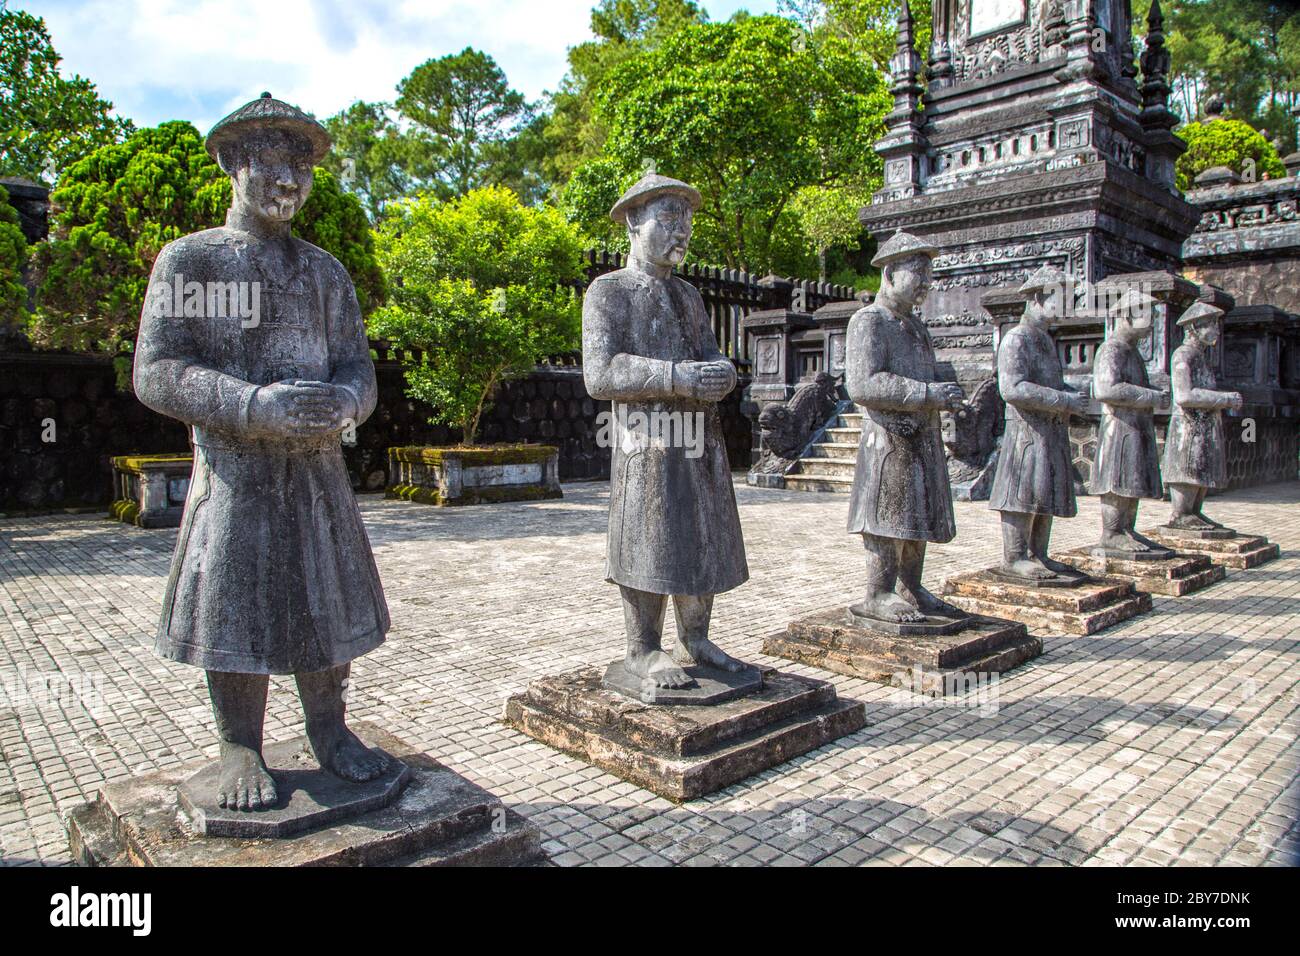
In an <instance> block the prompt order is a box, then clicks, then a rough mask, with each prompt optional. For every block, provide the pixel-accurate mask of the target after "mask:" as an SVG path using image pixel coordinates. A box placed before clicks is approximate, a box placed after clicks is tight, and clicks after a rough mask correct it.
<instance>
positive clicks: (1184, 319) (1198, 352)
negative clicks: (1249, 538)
mask: <svg viewBox="0 0 1300 956" xmlns="http://www.w3.org/2000/svg"><path fill="white" fill-rule="evenodd" d="M1222 319H1223V310H1222V309H1220V308H1218V307H1217V306H1213V305H1210V304H1208V303H1205V302H1197V303H1195V304H1193V305H1192V306H1191V307H1190V308H1189V309H1188V310H1187V311H1186V312H1184V313H1183V314H1182V316H1181V317H1180V318H1179V319H1178V324H1179V325H1180V326H1182V328H1183V331H1184V335H1185V338H1184V339H1183V344H1182V345H1180V346H1178V348H1176V349H1175V350H1174V354H1173V356H1172V358H1171V360H1170V370H1169V377H1170V384H1171V386H1172V389H1173V400H1174V409H1173V413H1172V414H1171V415H1170V418H1169V431H1168V434H1167V435H1166V436H1165V457H1164V462H1163V469H1162V471H1163V474H1164V481H1165V486H1166V487H1167V488H1168V489H1169V497H1170V500H1171V501H1172V503H1173V513H1172V515H1171V516H1170V519H1169V523H1168V524H1167V525H1166V526H1165V527H1164V528H1162V529H1160V530H1162V531H1166V532H1178V531H1183V532H1193V533H1202V532H1217V531H1227V530H1228V529H1225V528H1224V527H1223V525H1221V524H1219V523H1217V522H1215V521H1211V520H1210V519H1209V518H1207V517H1205V515H1204V514H1203V513H1202V511H1201V508H1202V507H1203V506H1204V504H1205V495H1206V492H1208V491H1209V490H1210V489H1211V488H1223V487H1226V485H1227V484H1228V463H1227V448H1226V446H1225V443H1224V437H1223V412H1224V411H1225V410H1227V409H1232V410H1234V411H1236V410H1240V409H1241V407H1242V397H1241V394H1240V393H1239V392H1221V391H1218V390H1217V389H1218V381H1217V379H1216V378H1215V374H1214V369H1213V368H1211V367H1210V349H1212V348H1213V347H1214V346H1215V344H1216V343H1217V342H1218V341H1219V332H1220V323H1221V321H1222Z"/></svg>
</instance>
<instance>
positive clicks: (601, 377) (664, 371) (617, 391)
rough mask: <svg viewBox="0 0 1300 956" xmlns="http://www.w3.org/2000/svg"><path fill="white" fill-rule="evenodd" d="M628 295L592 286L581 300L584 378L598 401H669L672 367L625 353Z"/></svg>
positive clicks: (610, 287) (609, 285) (606, 284)
mask: <svg viewBox="0 0 1300 956" xmlns="http://www.w3.org/2000/svg"><path fill="white" fill-rule="evenodd" d="M628 312H629V304H628V301H627V297H626V295H623V294H620V292H619V290H618V289H617V286H616V285H615V283H612V282H593V283H592V284H591V286H590V287H589V288H588V289H587V294H586V295H585V296H584V297H583V300H582V378H583V381H584V382H585V383H586V385H587V392H588V393H589V394H590V395H591V397H592V398H594V399H597V400H598V401H611V402H629V401H646V400H651V399H657V398H670V397H672V394H673V363H672V362H667V361H664V360H662V359H654V358H648V357H646V356H644V355H633V354H631V353H630V352H626V351H624V342H623V335H622V331H621V330H622V326H623V324H624V323H625V322H627V321H628V319H629V315H628Z"/></svg>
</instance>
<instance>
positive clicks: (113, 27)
mask: <svg viewBox="0 0 1300 956" xmlns="http://www.w3.org/2000/svg"><path fill="white" fill-rule="evenodd" d="M593 4H594V0H533V2H528V0H478V2H469V0H390V2H383V0H269V2H268V0H262V2H256V0H10V3H9V6H10V8H11V9H21V10H26V11H27V12H29V13H32V14H35V15H37V16H41V17H43V18H44V19H45V23H46V26H47V28H48V29H49V31H50V35H51V37H52V38H53V41H54V48H55V49H56V50H58V52H59V54H60V55H61V56H62V57H63V64H62V67H61V68H62V70H63V71H64V73H65V74H68V73H79V74H81V75H82V76H84V77H86V78H87V79H89V80H91V81H92V82H94V83H95V84H96V86H97V87H98V88H99V91H100V95H101V96H103V97H104V98H106V99H108V100H110V101H112V103H113V105H114V107H115V108H116V109H117V111H118V113H119V114H120V115H122V116H126V117H129V118H130V119H132V120H133V121H134V122H135V123H136V125H137V126H152V125H154V124H157V123H160V122H162V121H164V120H169V119H186V120H189V121H190V122H192V123H194V125H195V126H197V127H198V128H199V130H200V131H202V132H207V130H208V128H209V127H210V126H211V125H212V124H213V123H214V122H215V121H216V120H218V119H220V118H221V117H222V116H224V115H225V114H226V113H228V112H229V111H230V110H232V109H234V108H235V107H237V106H239V105H240V104H242V103H244V102H246V101H248V100H250V99H252V98H253V97H255V96H257V95H258V94H259V93H261V92H262V90H270V91H271V92H272V93H274V94H275V95H276V96H278V97H280V98H281V99H285V100H288V101H289V102H291V103H294V104H296V105H298V106H300V107H302V108H303V109H306V110H310V111H311V112H313V113H315V114H316V115H317V116H320V117H325V116H328V115H330V114H331V113H336V112H338V111H339V110H341V109H343V108H344V107H346V106H348V105H349V104H350V103H352V102H353V101H354V100H358V99H364V100H392V99H393V98H394V97H395V93H394V91H393V88H394V87H395V86H396V85H397V83H398V82H399V81H400V80H401V79H402V78H403V77H404V76H406V75H407V74H408V73H409V72H410V71H411V69H412V68H413V67H415V66H416V65H417V64H419V63H422V62H424V61H425V60H427V59H429V58H431V57H437V56H442V55H443V54H446V53H455V52H458V51H459V50H462V49H464V48H465V47H466V46H473V47H476V48H478V49H480V50H484V51H486V52H487V53H490V54H491V55H492V56H493V57H495V59H496V61H497V63H499V64H500V65H501V68H502V69H503V70H505V73H506V76H507V77H508V78H509V80H510V83H511V84H512V85H513V86H514V87H515V88H516V89H518V90H520V91H522V92H523V93H524V94H525V95H526V96H528V97H529V98H530V99H536V98H538V97H540V96H541V94H542V92H543V91H545V90H549V89H554V88H555V87H556V85H557V84H558V83H559V81H560V79H561V78H562V77H563V76H564V73H565V68H566V64H565V52H566V51H567V49H568V48H569V47H570V46H573V45H575V44H577V43H581V42H582V41H584V40H586V39H589V38H590V37H591V32H590V29H589V21H590V13H591V7H592V6H593ZM703 5H704V7H705V9H707V10H708V11H709V15H710V17H711V18H712V19H714V20H725V19H726V18H727V17H729V16H731V14H732V13H734V12H735V11H736V10H737V9H741V8H744V9H747V10H749V11H750V12H751V13H774V12H776V0H704V4H703Z"/></svg>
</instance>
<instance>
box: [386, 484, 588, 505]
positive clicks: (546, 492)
mask: <svg viewBox="0 0 1300 956" xmlns="http://www.w3.org/2000/svg"><path fill="white" fill-rule="evenodd" d="M384 497H385V498H395V499H398V500H401V501H414V502H418V503H420V504H425V505H437V506H438V507H440V508H443V507H459V506H461V505H490V504H499V503H502V502H507V501H547V500H553V499H555V498H563V497H564V492H562V491H560V490H559V489H558V488H546V487H543V486H542V485H488V486H486V487H483V488H470V489H468V490H467V492H466V494H464V495H462V496H461V497H459V498H447V497H444V496H443V494H442V492H441V491H439V490H438V489H437V488H426V487H424V486H423V485H394V486H393V487H391V488H389V489H388V490H387V491H386V492H384Z"/></svg>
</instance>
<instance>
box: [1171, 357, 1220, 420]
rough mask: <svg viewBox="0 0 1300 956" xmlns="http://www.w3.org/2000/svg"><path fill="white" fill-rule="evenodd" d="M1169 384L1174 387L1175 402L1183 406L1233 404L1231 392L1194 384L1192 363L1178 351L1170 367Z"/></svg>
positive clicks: (1214, 406) (1204, 406) (1210, 406)
mask: <svg viewBox="0 0 1300 956" xmlns="http://www.w3.org/2000/svg"><path fill="white" fill-rule="evenodd" d="M1169 384H1170V386H1171V387H1172V389H1173V393H1174V404H1175V405H1180V406H1182V407H1183V408H1229V407H1231V405H1232V393H1231V392H1219V391H1215V390H1214V389H1209V388H1196V387H1195V386H1194V385H1192V367H1191V364H1190V363H1189V362H1188V361H1187V359H1186V358H1184V357H1183V356H1181V355H1178V354H1176V353H1175V355H1174V360H1173V362H1172V363H1171V365H1170V367H1169Z"/></svg>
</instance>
